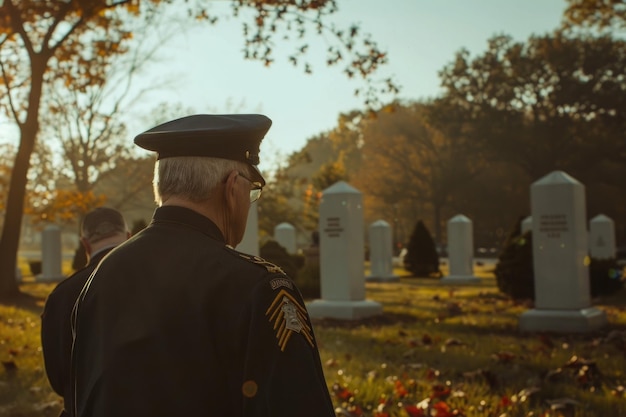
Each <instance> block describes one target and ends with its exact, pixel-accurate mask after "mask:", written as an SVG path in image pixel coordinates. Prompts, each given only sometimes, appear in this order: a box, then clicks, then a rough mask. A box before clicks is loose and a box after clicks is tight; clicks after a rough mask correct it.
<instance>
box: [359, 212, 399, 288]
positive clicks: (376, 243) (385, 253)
mask: <svg viewBox="0 0 626 417" xmlns="http://www.w3.org/2000/svg"><path fill="white" fill-rule="evenodd" d="M369 244H370V275H369V276H368V277H367V281H379V282H394V281H399V280H400V278H399V277H398V276H397V275H394V273H393V241H392V233H391V226H389V223H387V222H386V221H384V220H378V221H376V222H374V223H372V224H371V225H370V227H369Z"/></svg>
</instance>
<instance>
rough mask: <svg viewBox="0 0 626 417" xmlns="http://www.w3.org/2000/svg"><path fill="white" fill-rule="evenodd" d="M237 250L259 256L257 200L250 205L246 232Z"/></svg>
mask: <svg viewBox="0 0 626 417" xmlns="http://www.w3.org/2000/svg"><path fill="white" fill-rule="evenodd" d="M237 250H238V251H239V252H243V253H247V254H248V255H254V256H259V212H258V205H257V202H256V201H255V202H254V203H252V204H251V205H250V210H249V211H248V221H247V222H246V232H245V233H244V235H243V239H242V240H241V243H239V244H238V245H237Z"/></svg>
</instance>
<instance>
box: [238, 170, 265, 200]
mask: <svg viewBox="0 0 626 417" xmlns="http://www.w3.org/2000/svg"><path fill="white" fill-rule="evenodd" d="M238 174H239V175H240V176H241V177H242V178H244V179H245V180H247V181H248V182H249V183H250V184H252V187H251V188H250V204H252V203H254V202H255V201H257V200H258V199H259V198H261V192H262V191H263V186H262V185H261V183H260V182H256V181H252V180H251V179H250V178H248V177H246V176H245V175H243V174H242V173H241V172H238Z"/></svg>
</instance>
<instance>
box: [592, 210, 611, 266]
mask: <svg viewBox="0 0 626 417" xmlns="http://www.w3.org/2000/svg"><path fill="white" fill-rule="evenodd" d="M615 253H616V252H615V223H614V222H613V220H612V219H611V218H610V217H607V216H605V215H604V214H599V215H597V216H596V217H594V218H593V219H591V220H590V221H589V254H590V255H591V257H592V258H593V259H613V258H615Z"/></svg>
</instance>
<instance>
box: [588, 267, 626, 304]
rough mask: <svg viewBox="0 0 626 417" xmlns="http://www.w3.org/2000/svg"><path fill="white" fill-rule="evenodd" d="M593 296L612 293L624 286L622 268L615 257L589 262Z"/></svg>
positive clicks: (590, 285) (590, 284)
mask: <svg viewBox="0 0 626 417" xmlns="http://www.w3.org/2000/svg"><path fill="white" fill-rule="evenodd" d="M589 287H590V289H591V296H592V297H598V296H602V295H612V294H615V293H616V292H617V291H619V290H621V289H622V288H624V275H623V272H622V268H621V267H620V266H619V265H618V263H617V260H616V259H615V258H612V259H594V258H591V262H590V263H589Z"/></svg>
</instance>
